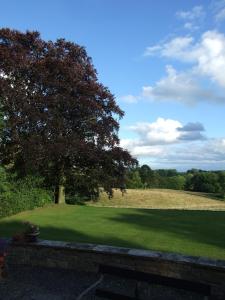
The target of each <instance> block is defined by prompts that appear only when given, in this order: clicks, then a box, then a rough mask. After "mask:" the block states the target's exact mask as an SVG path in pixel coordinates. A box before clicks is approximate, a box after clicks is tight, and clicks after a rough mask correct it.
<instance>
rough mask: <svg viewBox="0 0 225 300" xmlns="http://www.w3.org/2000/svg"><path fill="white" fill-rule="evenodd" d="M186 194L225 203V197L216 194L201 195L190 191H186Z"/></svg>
mask: <svg viewBox="0 0 225 300" xmlns="http://www.w3.org/2000/svg"><path fill="white" fill-rule="evenodd" d="M185 194H188V195H193V196H196V197H197V196H199V197H204V198H207V199H210V200H218V201H223V202H225V199H224V197H222V196H221V195H220V194H215V193H203V192H202V193H200V192H190V191H185Z"/></svg>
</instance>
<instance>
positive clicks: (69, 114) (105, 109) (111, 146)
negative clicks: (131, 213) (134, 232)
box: [0, 29, 136, 194]
mask: <svg viewBox="0 0 225 300" xmlns="http://www.w3.org/2000/svg"><path fill="white" fill-rule="evenodd" d="M0 100H1V110H2V113H3V116H4V123H5V124H4V128H3V134H2V145H1V155H2V156H1V157H2V163H3V164H5V165H11V166H13V168H14V170H16V171H17V172H18V174H19V176H20V177H22V176H26V175H27V174H30V173H32V174H33V173H35V174H41V175H42V176H44V177H45V179H46V182H48V184H49V186H52V187H55V189H57V186H59V185H63V186H66V187H67V186H68V188H69V189H70V190H72V188H71V182H72V181H73V180H74V182H76V181H77V180H78V179H80V177H82V176H83V179H84V180H85V181H88V182H90V181H91V182H92V183H91V185H92V190H94V189H96V188H98V186H99V185H101V186H103V187H104V188H105V189H106V190H107V191H108V192H109V194H111V191H112V190H111V188H112V186H113V185H115V184H118V183H117V182H116V181H118V180H119V181H122V180H123V178H124V172H125V169H126V167H127V166H130V165H132V164H135V163H136V160H134V159H133V158H132V157H131V156H130V154H129V153H128V152H127V151H125V150H123V149H121V148H119V139H118V135H117V134H118V129H119V123H118V119H120V118H121V117H122V116H123V114H124V113H123V111H121V109H120V108H119V107H118V105H117V104H116V102H115V99H114V96H113V95H112V94H111V93H110V91H109V90H108V88H106V87H104V86H103V85H102V84H100V83H99V82H98V80H97V75H96V70H95V69H94V67H93V65H92V61H91V58H90V57H88V55H87V53H86V51H85V49H84V48H83V47H81V46H79V45H77V44H74V43H72V42H68V41H66V40H64V39H59V40H57V41H56V42H52V41H48V42H46V41H44V40H42V39H41V38H40V34H39V33H38V32H26V33H21V32H19V31H15V30H10V29H2V30H0ZM88 184H89V183H88Z"/></svg>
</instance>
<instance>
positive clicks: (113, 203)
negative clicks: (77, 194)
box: [89, 189, 225, 210]
mask: <svg viewBox="0 0 225 300" xmlns="http://www.w3.org/2000/svg"><path fill="white" fill-rule="evenodd" d="M89 204H90V205H94V206H104V207H105V206H107V207H134V208H152V209H186V210H187V209H188V210H189V209H191V210H193V209H194V210H225V201H224V200H221V199H215V195H213V194H206V193H194V192H186V191H175V190H166V189H146V190H140V189H139V190H138V189H136V190H135V189H132V190H129V189H128V190H127V191H126V193H125V194H124V196H122V194H121V192H120V190H114V197H113V198H112V199H108V197H107V195H106V193H102V194H101V197H100V201H98V202H90V203H89Z"/></svg>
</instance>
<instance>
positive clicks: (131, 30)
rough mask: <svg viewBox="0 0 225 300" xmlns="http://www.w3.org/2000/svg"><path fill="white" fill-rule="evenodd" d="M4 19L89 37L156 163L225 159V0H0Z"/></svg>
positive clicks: (196, 164)
mask: <svg viewBox="0 0 225 300" xmlns="http://www.w3.org/2000/svg"><path fill="white" fill-rule="evenodd" d="M0 4H1V10H0V26H1V27H10V28H15V29H19V30H22V31H24V30H27V29H29V30H38V31H40V32H41V34H42V37H43V38H44V39H52V40H55V39H56V38H58V37H65V38H66V39H69V40H72V41H74V42H76V43H79V44H81V45H83V46H85V47H86V49H87V52H88V54H89V55H90V56H91V57H92V58H93V63H94V65H95V67H96V69H97V71H98V75H99V80H100V81H101V82H103V83H104V84H105V85H107V86H108V87H109V88H110V90H111V92H112V93H113V94H114V95H115V97H116V99H117V101H118V103H119V105H120V106H121V108H122V109H123V110H124V111H125V117H124V119H123V120H122V121H121V128H120V138H121V145H122V146H123V147H125V148H126V149H128V150H129V151H130V152H131V153H132V154H133V155H134V156H136V157H137V158H138V159H139V161H140V163H141V164H143V163H147V164H149V165H150V166H151V167H152V168H153V169H155V168H177V169H178V170H187V169H190V168H201V169H225V113H224V112H225V0H215V1H211V0H203V1H200V0H199V1H198V0H188V1H186V0H170V1H166V0H157V1H155V0H79V1H78V0H73V1H72V0H61V1H57V0H54V1H53V0H52V1H51V0H45V1H44V0H39V1H26V0H20V1H17V0H11V1H10V0H8V1H3V0H0Z"/></svg>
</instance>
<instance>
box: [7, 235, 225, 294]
mask: <svg viewBox="0 0 225 300" xmlns="http://www.w3.org/2000/svg"><path fill="white" fill-rule="evenodd" d="M7 261H8V263H9V264H11V265H18V267H19V265H29V266H43V267H51V268H54V267H55V268H63V269H74V270H76V271H86V272H94V273H97V272H98V271H99V266H100V265H108V266H114V267H119V268H124V269H128V270H134V271H137V272H145V273H149V274H155V275H160V276H165V277H168V278H176V279H182V280H188V281H191V282H195V283H196V282H197V283H203V284H206V285H209V286H210V289H211V294H212V299H225V261H221V260H212V259H207V258H203V257H192V256H184V255H179V254H174V253H164V252H157V251H148V250H139V249H130V248H120V247H112V246H104V245H94V244H80V243H67V242H59V241H46V240H40V241H38V242H37V243H22V244H20V243H13V244H12V245H11V248H10V251H9V255H8V257H7Z"/></svg>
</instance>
